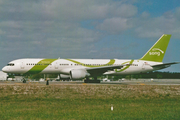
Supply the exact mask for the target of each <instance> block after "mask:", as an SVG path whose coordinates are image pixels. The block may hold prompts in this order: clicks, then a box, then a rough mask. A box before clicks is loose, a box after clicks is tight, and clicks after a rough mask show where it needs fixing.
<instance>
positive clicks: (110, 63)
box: [2, 34, 178, 83]
mask: <svg viewBox="0 0 180 120" xmlns="http://www.w3.org/2000/svg"><path fill="white" fill-rule="evenodd" d="M170 38H171V35H168V34H163V35H162V36H161V37H160V38H159V40H158V41H157V42H156V43H155V44H154V45H153V46H152V47H151V48H150V49H149V50H148V51H147V53H146V54H145V55H144V56H143V57H142V58H140V59H136V60H134V59H60V58H59V59H40V58H36V59H33V58H25V59H17V60H13V61H11V62H9V63H8V64H7V66H5V67H3V68H2V71H3V72H5V73H8V74H21V75H23V76H25V75H31V74H37V73H41V74H55V73H56V74H59V77H60V79H71V80H80V79H84V78H86V80H85V81H84V82H85V83H87V82H89V81H91V80H89V77H93V78H94V81H98V82H100V81H99V80H97V76H101V75H123V74H139V73H146V72H150V71H154V70H160V69H164V68H167V67H170V66H171V65H173V64H178V62H171V63H163V62H162V61H163V58H164V55H165V52H166V49H167V46H168V44H169V40H170ZM23 82H26V81H25V79H24V80H23Z"/></svg>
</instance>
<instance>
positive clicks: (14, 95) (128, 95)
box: [0, 85, 180, 120]
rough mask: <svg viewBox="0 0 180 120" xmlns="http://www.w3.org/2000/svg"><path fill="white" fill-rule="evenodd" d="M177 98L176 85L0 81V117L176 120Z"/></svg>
mask: <svg viewBox="0 0 180 120" xmlns="http://www.w3.org/2000/svg"><path fill="white" fill-rule="evenodd" d="M179 98H180V87H179V86H155V85H153V86H151V85H149V86H144V85H50V86H45V85H0V118H1V119H2V120H9V119H10V120H17V119H18V120H57V119H64V120H65V119H70V120H79V119H82V120H96V119H98V120H106V119H107V120H109V119H111V120H113V119H114V120H118V119H121V120H122V119H124V120H127V119H133V120H139V119H150V120H153V119H155V120H157V119H162V120H164V119H165V120H169V119H175V120H176V119H177V120H178V119H180V114H179V112H180V102H179ZM111 106H113V111H111Z"/></svg>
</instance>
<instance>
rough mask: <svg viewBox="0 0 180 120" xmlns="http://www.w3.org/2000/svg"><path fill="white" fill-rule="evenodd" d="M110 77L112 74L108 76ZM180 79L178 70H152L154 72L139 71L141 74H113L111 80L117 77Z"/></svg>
mask: <svg viewBox="0 0 180 120" xmlns="http://www.w3.org/2000/svg"><path fill="white" fill-rule="evenodd" d="M110 78H112V76H111V77H110ZM122 78H126V79H148V78H153V79H180V73H179V72H160V71H154V72H148V73H141V74H134V75H119V76H113V80H118V79H122Z"/></svg>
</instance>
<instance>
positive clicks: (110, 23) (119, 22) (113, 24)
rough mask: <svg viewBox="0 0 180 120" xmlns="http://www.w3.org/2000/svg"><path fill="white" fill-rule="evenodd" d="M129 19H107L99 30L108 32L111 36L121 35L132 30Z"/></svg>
mask: <svg viewBox="0 0 180 120" xmlns="http://www.w3.org/2000/svg"><path fill="white" fill-rule="evenodd" d="M130 27H131V25H130V24H129V23H128V19H125V18H110V19H106V20H104V21H103V23H101V24H100V25H98V26H97V28H98V29H100V30H103V31H106V32H108V33H110V34H120V33H121V32H123V31H125V30H127V29H128V28H130Z"/></svg>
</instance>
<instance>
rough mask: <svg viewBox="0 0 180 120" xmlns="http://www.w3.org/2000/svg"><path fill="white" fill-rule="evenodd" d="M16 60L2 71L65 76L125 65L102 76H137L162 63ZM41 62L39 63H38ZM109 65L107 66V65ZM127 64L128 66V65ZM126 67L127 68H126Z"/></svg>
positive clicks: (91, 60)
mask: <svg viewBox="0 0 180 120" xmlns="http://www.w3.org/2000/svg"><path fill="white" fill-rule="evenodd" d="M42 60H43V59H18V60H14V61H11V62H10V63H9V64H8V65H7V66H5V67H4V68H3V69H2V70H3V71H4V72H6V73H14V74H26V73H29V74H31V73H42V74H51V73H58V74H65V75H69V73H70V71H71V70H73V69H86V68H91V67H100V66H109V65H112V66H113V65H125V66H124V67H123V68H121V69H114V70H110V71H107V72H105V73H104V74H112V75H118V74H138V73H143V72H149V71H153V70H154V69H153V67H151V66H153V65H157V64H162V62H152V61H142V60H125V59H124V60H120V59H113V60H112V62H109V61H111V60H110V59H53V60H52V59H46V60H44V61H42ZM40 61H41V62H40ZM108 63H109V64H108ZM128 64H129V65H128ZM127 65H128V66H127Z"/></svg>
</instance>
